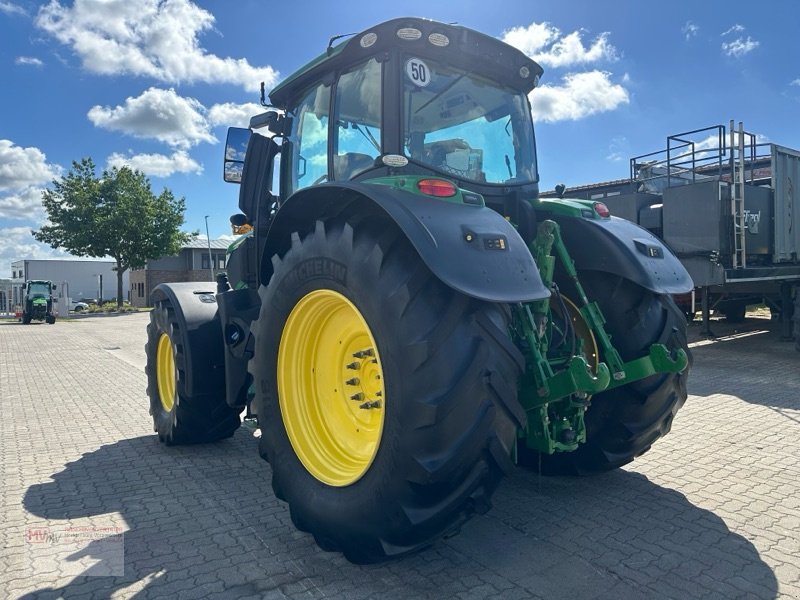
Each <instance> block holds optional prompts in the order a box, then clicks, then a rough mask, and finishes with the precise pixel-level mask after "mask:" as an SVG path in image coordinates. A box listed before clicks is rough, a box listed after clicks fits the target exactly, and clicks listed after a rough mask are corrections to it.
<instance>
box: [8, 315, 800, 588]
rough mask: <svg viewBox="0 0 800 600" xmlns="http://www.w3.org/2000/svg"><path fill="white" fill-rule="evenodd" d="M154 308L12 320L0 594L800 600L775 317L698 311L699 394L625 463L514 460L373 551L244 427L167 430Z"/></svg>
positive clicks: (796, 453)
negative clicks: (404, 547) (148, 334)
mask: <svg viewBox="0 0 800 600" xmlns="http://www.w3.org/2000/svg"><path fill="white" fill-rule="evenodd" d="M146 321H147V315H145V314H138V315H126V316H118V317H105V318H103V317H90V318H84V319H75V320H73V321H59V322H58V323H56V324H55V325H54V326H48V325H35V324H34V325H29V326H22V325H18V324H16V323H9V322H4V323H0V428H1V429H0V467H1V468H2V482H1V483H0V485H1V486H2V487H0V504H1V506H0V511H1V512H0V514H1V515H2V516H1V517H0V598H21V597H24V598H61V597H63V598H110V597H113V598H159V597H164V598H178V599H180V598H191V599H200V598H309V599H310V598H323V597H327V598H379V599H388V598H398V599H400V598H402V599H409V598H498V599H500V598H502V599H503V600H512V599H514V598H544V599H548V600H550V599H558V598H570V599H596V600H600V599H602V598H606V599H614V600H619V599H639V598H648V599H649V598H654V599H663V598H681V599H682V598H720V599H725V600H730V599H733V598H748V599H750V598H764V599H766V598H800V558H798V557H800V493H799V492H800V376H798V374H800V355H798V354H797V353H795V352H794V350H793V349H792V346H791V345H790V344H786V343H781V342H780V341H778V329H777V326H776V325H775V324H773V323H770V322H769V321H767V320H758V319H750V320H749V321H748V322H747V323H746V324H744V325H741V326H739V330H738V332H734V330H733V329H732V327H731V326H727V325H725V324H724V323H717V324H715V329H716V333H717V334H718V335H721V336H722V337H720V338H719V339H717V340H715V341H714V342H713V343H712V342H706V341H703V340H700V339H699V337H698V336H697V334H696V332H697V331H698V329H699V327H698V326H696V325H694V326H693V327H692V332H693V333H694V334H695V335H694V339H695V342H694V352H695V367H694V371H693V374H692V376H691V379H690V385H689V391H690V394H691V395H690V397H689V400H688V402H687V403H686V406H685V407H684V408H683V410H682V411H681V412H680V413H679V414H678V417H677V418H676V420H675V423H674V425H673V431H672V433H671V434H670V435H668V436H667V437H666V438H665V439H663V440H661V441H660V442H659V443H658V444H656V445H655V446H654V448H653V449H652V450H651V451H650V452H649V453H648V454H646V455H645V456H643V457H641V458H640V459H637V460H636V461H635V462H634V463H633V464H632V465H629V466H628V467H626V468H624V469H620V470H618V471H616V472H613V473H609V474H606V475H601V476H596V477H591V478H584V479H571V478H540V477H538V476H536V475H534V474H532V473H529V472H525V471H523V470H519V471H517V472H515V473H514V474H512V476H511V477H509V478H508V479H507V480H506V481H505V482H504V483H503V485H502V486H501V487H500V489H499V490H498V492H497V494H496V495H495V499H494V509H493V510H492V511H490V512H489V513H488V514H487V515H485V516H482V517H478V518H475V519H473V520H472V521H471V522H470V523H468V524H467V525H466V526H465V527H464V529H463V531H462V533H461V534H460V535H458V536H455V537H453V538H450V539H448V540H445V541H441V542H439V543H438V544H436V545H435V546H434V547H433V548H431V549H429V550H427V551H425V552H423V553H421V554H418V555H415V556H412V557H409V558H406V559H402V560H399V561H396V562H392V563H389V564H384V565H373V566H366V567H364V566H355V565H352V564H350V563H348V562H346V561H345V560H344V559H343V558H342V557H341V556H340V555H338V554H332V553H326V552H323V551H321V550H320V549H318V548H317V547H316V546H315V545H314V543H313V541H312V539H311V537H310V536H308V535H306V534H303V533H300V532H298V531H296V530H295V529H294V527H293V526H292V524H291V521H290V519H289V513H288V509H287V507H286V505H285V504H283V503H282V502H279V501H277V500H276V499H275V497H274V496H273V493H272V490H271V487H270V484H269V480H270V471H269V466H268V465H267V464H266V463H265V462H263V461H262V460H260V459H259V458H258V456H257V451H256V443H257V440H256V439H255V438H254V436H253V432H252V431H250V430H248V429H246V428H242V429H240V430H239V431H238V432H237V433H236V434H235V436H234V437H233V438H232V439H231V440H227V441H224V442H220V443H217V444H210V445H204V446H194V447H184V448H167V447H164V446H162V445H160V444H159V443H158V441H157V439H156V437H155V436H154V435H153V433H152V427H151V421H150V417H149V416H148V412H147V398H146V396H145V391H144V390H145V376H144V373H143V370H142V367H143V366H144V352H143V344H144V339H145V324H146ZM116 528H119V530H121V531H123V532H124V534H123V536H122V540H120V539H119V536H114V535H112V534H113V533H114V531H116ZM76 532H77V533H76ZM70 535H72V538H75V539H77V538H79V537H81V536H83V537H82V538H81V540H82V541H80V540H79V541H77V542H73V541H70V540H71V539H72V538H70V537H69V536H70ZM90 539H91V542H90V543H89V541H87V540H90Z"/></svg>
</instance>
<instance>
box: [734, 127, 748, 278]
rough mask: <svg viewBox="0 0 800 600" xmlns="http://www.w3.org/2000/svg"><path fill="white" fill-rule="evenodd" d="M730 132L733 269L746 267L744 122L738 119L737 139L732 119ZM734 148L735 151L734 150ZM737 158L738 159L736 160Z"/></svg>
mask: <svg viewBox="0 0 800 600" xmlns="http://www.w3.org/2000/svg"><path fill="white" fill-rule="evenodd" d="M730 132H731V167H732V168H731V184H732V185H733V189H732V190H731V214H732V215H733V257H732V261H731V263H732V265H733V268H734V269H745V268H747V237H746V236H747V221H746V218H745V211H744V182H745V160H744V136H745V135H751V134H745V132H744V124H743V123H742V121H739V139H738V140H737V139H736V133H735V131H734V128H733V120H731V123H730ZM734 149H736V151H734ZM737 158H738V160H736V159H737Z"/></svg>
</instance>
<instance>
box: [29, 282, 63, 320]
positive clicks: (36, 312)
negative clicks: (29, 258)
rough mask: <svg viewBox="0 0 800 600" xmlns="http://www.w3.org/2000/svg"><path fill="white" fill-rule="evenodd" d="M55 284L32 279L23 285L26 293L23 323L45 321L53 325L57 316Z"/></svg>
mask: <svg viewBox="0 0 800 600" xmlns="http://www.w3.org/2000/svg"><path fill="white" fill-rule="evenodd" d="M53 287H54V286H53V283H52V282H50V281H45V280H42V279H32V280H30V281H26V282H25V283H24V284H23V285H22V289H23V291H24V292H25V299H24V304H23V306H22V322H23V323H24V324H25V325H28V324H29V323H30V322H31V321H33V320H36V321H45V322H46V323H48V324H50V325H53V324H54V323H55V322H56V315H55V313H54V312H53Z"/></svg>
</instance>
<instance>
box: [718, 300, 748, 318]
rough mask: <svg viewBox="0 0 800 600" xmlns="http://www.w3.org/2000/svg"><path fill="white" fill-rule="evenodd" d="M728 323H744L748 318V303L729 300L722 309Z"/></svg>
mask: <svg viewBox="0 0 800 600" xmlns="http://www.w3.org/2000/svg"><path fill="white" fill-rule="evenodd" d="M720 308H721V310H722V312H723V313H724V314H725V320H726V321H728V323H744V320H745V317H746V316H747V303H746V302H743V301H741V300H729V301H727V302H725V303H724V304H723V305H722V306H721V307H720Z"/></svg>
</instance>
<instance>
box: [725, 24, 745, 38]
mask: <svg viewBox="0 0 800 600" xmlns="http://www.w3.org/2000/svg"><path fill="white" fill-rule="evenodd" d="M740 31H744V27H743V26H742V25H739V24H738V23H736V25H733V26H732V27H730V28H729V29H726V30H725V31H723V32H722V33H720V36H721V37H724V36H726V35H728V34H731V33H739V32H740Z"/></svg>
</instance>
